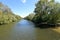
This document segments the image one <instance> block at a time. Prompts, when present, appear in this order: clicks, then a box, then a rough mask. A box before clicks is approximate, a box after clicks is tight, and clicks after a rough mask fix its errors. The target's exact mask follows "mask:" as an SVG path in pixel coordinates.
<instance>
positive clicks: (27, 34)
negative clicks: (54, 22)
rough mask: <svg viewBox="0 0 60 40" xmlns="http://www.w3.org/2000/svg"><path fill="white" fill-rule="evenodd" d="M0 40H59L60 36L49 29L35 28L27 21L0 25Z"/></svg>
mask: <svg viewBox="0 0 60 40" xmlns="http://www.w3.org/2000/svg"><path fill="white" fill-rule="evenodd" d="M0 40H60V34H59V33H57V32H55V31H53V30H51V29H40V28H36V27H35V25H34V23H32V22H31V21H28V20H24V19H22V20H20V21H19V22H17V23H13V24H6V25H0Z"/></svg>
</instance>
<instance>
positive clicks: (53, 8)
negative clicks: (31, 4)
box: [33, 0, 60, 24]
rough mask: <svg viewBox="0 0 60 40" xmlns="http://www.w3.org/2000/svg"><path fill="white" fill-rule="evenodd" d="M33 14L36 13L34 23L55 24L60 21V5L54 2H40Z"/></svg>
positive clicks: (45, 0)
mask: <svg viewBox="0 0 60 40" xmlns="http://www.w3.org/2000/svg"><path fill="white" fill-rule="evenodd" d="M34 12H35V13H36V15H35V17H34V18H33V21H34V22H36V23H38V22H39V23H42V22H47V23H51V24H55V23H57V20H60V3H56V2H55V0H50V1H49V0H40V1H38V3H37V4H36V8H35V10H34ZM38 15H39V16H38Z"/></svg>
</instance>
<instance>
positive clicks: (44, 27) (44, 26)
mask: <svg viewBox="0 0 60 40" xmlns="http://www.w3.org/2000/svg"><path fill="white" fill-rule="evenodd" d="M35 27H38V28H41V29H47V28H56V27H60V25H48V24H40V25H35Z"/></svg>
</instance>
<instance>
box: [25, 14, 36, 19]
mask: <svg viewBox="0 0 60 40" xmlns="http://www.w3.org/2000/svg"><path fill="white" fill-rule="evenodd" d="M34 15H35V14H34V13H31V14H29V15H28V16H26V17H25V19H27V20H32V19H33V17H34Z"/></svg>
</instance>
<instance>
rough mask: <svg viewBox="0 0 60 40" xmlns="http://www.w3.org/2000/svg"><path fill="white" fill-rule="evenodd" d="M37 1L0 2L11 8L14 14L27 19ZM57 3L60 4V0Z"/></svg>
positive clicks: (9, 0)
mask: <svg viewBox="0 0 60 40" xmlns="http://www.w3.org/2000/svg"><path fill="white" fill-rule="evenodd" d="M37 1H38V0H0V2H2V3H3V4H5V5H7V6H9V8H11V10H12V11H13V13H15V14H17V15H20V16H22V17H25V16H27V15H28V14H30V13H32V12H33V11H34V8H35V3H37ZM56 1H58V2H60V1H59V0H56Z"/></svg>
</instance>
